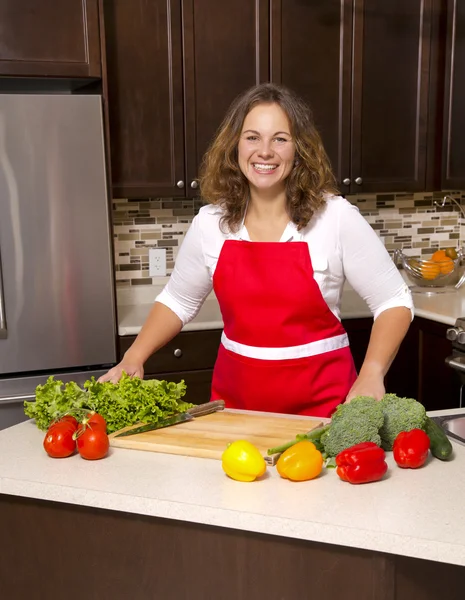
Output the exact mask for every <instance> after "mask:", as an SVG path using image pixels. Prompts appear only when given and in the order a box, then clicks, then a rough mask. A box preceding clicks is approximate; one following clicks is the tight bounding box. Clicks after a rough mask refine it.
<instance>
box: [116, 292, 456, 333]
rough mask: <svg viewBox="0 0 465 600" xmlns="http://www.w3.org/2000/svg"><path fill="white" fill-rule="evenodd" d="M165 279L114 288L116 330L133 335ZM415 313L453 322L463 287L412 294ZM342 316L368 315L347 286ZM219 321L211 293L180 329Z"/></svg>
mask: <svg viewBox="0 0 465 600" xmlns="http://www.w3.org/2000/svg"><path fill="white" fill-rule="evenodd" d="M165 281H166V280H163V281H162V282H161V283H160V285H151V286H140V287H137V288H134V289H132V288H131V289H126V288H123V289H121V290H118V293H117V299H118V333H119V335H137V334H138V333H139V331H140V329H141V327H142V325H143V323H144V321H145V320H146V318H147V316H148V314H149V312H150V309H151V307H152V304H153V301H154V300H155V297H156V296H157V295H158V294H159V293H160V291H161V290H162V288H163V285H164V284H165ZM413 301H414V304H415V315H416V316H418V317H423V318H425V319H430V320H432V321H437V322H439V323H444V324H446V325H454V323H455V321H456V319H457V318H459V317H463V316H465V287H464V288H462V289H460V290H454V291H448V292H446V293H436V294H425V293H414V294H413ZM341 316H342V318H343V319H355V318H360V317H371V313H370V310H369V309H368V306H367V305H366V303H365V302H364V300H362V299H361V298H360V296H358V294H357V293H356V292H355V291H354V290H353V289H351V288H350V287H349V286H346V287H345V288H344V292H343V295H342V303H341ZM222 328H223V321H222V317H221V312H220V309H219V306H218V302H217V299H216V297H215V295H214V293H213V292H212V293H211V294H210V295H209V296H208V297H207V299H206V300H205V302H204V304H203V306H202V308H201V309H200V311H199V314H198V315H197V316H196V317H195V319H194V320H193V321H191V322H190V323H188V324H187V325H186V326H185V327H184V329H183V331H200V330H204V329H222Z"/></svg>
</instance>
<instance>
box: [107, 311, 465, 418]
mask: <svg viewBox="0 0 465 600" xmlns="http://www.w3.org/2000/svg"><path fill="white" fill-rule="evenodd" d="M372 324H373V320H372V319H371V318H363V319H344V320H343V325H344V327H345V329H346V331H347V334H348V336H349V340H350V346H351V350H352V355H353V357H354V362H355V366H356V368H357V371H359V370H360V368H361V366H362V364H363V361H364V359H365V354H366V350H367V348H368V343H369V341H370V334H371V327H372ZM447 328H448V325H444V324H443V323H436V322H435V321H430V320H429V319H422V318H421V317H416V318H415V319H414V321H413V323H412V324H411V326H410V329H409V331H408V333H407V335H406V337H405V339H404V341H403V342H402V345H401V347H400V349H399V352H398V354H397V356H396V358H395V359H394V361H393V363H392V365H391V368H390V369H389V372H388V374H387V376H386V380H385V386H386V390H387V391H388V392H391V393H393V394H397V395H398V396H407V397H410V398H416V399H417V400H418V401H419V402H421V403H422V404H423V405H424V406H425V407H426V409H427V410H441V409H448V408H458V407H459V398H460V386H461V383H460V380H459V377H458V375H457V373H456V372H455V371H454V370H453V369H451V368H450V367H449V366H448V365H447V364H446V362H445V360H446V358H447V357H448V356H449V355H450V354H451V353H452V346H451V342H449V341H448V340H447V339H446V330H447ZM135 339H136V337H135V336H120V338H119V356H120V359H121V358H122V357H123V354H124V353H125V352H126V350H127V349H128V348H129V347H130V346H131V344H132V343H133V341H134V340H135ZM220 341H221V330H220V329H214V330H204V331H189V332H181V333H180V334H179V335H177V336H176V337H175V338H173V339H172V340H171V342H169V343H168V344H167V345H166V346H165V347H164V348H161V349H160V350H159V351H158V352H156V353H155V354H154V355H153V356H151V357H150V358H149V359H148V361H147V362H146V364H145V377H146V378H147V379H166V380H167V381H175V382H179V381H181V379H184V381H185V383H186V385H187V393H186V396H185V399H186V401H188V402H192V403H193V404H202V403H203V402H208V400H209V399H210V387H211V381H212V375H213V367H214V365H215V360H216V356H217V353H218V348H219V345H220Z"/></svg>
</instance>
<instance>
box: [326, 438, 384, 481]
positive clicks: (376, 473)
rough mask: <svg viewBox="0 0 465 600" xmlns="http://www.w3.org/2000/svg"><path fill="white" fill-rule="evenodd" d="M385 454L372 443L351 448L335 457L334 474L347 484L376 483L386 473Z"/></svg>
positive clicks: (363, 443) (364, 443)
mask: <svg viewBox="0 0 465 600" xmlns="http://www.w3.org/2000/svg"><path fill="white" fill-rule="evenodd" d="M385 458H386V453H385V452H384V450H383V449H382V448H380V447H379V446H377V445H376V444H375V443H374V442H362V443H360V444H355V446H351V447H350V448H347V449H346V450H343V451H342V452H339V454H338V455H337V456H336V466H337V469H336V473H337V474H338V475H339V477H340V478H341V479H342V480H343V481H348V482H349V483H369V482H371V481H378V480H379V479H381V478H382V477H383V475H384V474H385V473H386V471H387V468H388V466H387V463H386V461H385Z"/></svg>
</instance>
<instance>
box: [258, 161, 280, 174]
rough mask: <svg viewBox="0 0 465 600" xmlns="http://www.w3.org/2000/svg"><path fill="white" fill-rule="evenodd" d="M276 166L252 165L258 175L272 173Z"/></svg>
mask: <svg viewBox="0 0 465 600" xmlns="http://www.w3.org/2000/svg"><path fill="white" fill-rule="evenodd" d="M277 166H278V165H265V164H260V163H253V168H254V169H255V170H256V171H258V172H259V173H269V172H270V171H274V170H275V169H276V168H277Z"/></svg>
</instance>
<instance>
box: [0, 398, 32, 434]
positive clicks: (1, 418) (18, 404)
mask: <svg viewBox="0 0 465 600" xmlns="http://www.w3.org/2000/svg"><path fill="white" fill-rule="evenodd" d="M27 419H29V417H27V416H26V415H25V414H24V409H23V402H22V401H8V400H0V429H6V428H7V427H12V426H13V425H17V424H18V423H22V422H23V421H27Z"/></svg>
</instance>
